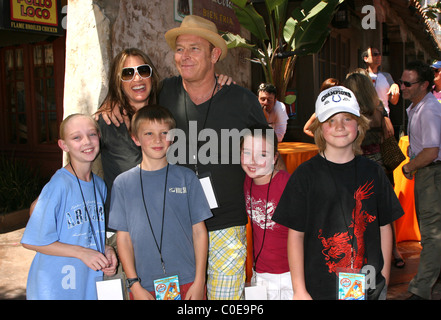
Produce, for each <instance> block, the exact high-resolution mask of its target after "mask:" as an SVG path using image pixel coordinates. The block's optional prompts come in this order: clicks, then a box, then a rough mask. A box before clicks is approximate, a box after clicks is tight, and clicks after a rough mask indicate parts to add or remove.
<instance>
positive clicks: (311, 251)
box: [273, 86, 403, 300]
mask: <svg viewBox="0 0 441 320" xmlns="http://www.w3.org/2000/svg"><path fill="white" fill-rule="evenodd" d="M316 115H317V119H316V120H315V121H314V123H313V124H312V125H311V130H312V131H313V132H314V138H315V142H316V144H317V146H318V147H319V151H320V152H319V154H318V155H317V156H315V157H314V158H312V159H310V160H309V161H307V162H305V163H303V164H302V165H301V166H299V167H298V168H297V170H296V171H295V172H294V174H293V175H292V176H291V178H290V180H289V181H288V184H287V185H286V188H285V191H284V193H283V195H282V197H281V199H280V201H279V205H278V207H277V209H276V212H275V213H274V216H273V220H274V221H276V222H277V223H279V224H282V225H285V226H287V227H288V228H290V230H289V234H288V259H289V263H290V271H291V278H292V282H293V290H294V299H321V300H324V299H338V297H340V296H339V294H341V292H346V291H345V290H347V292H348V296H350V295H349V293H350V290H348V287H345V286H347V285H348V284H349V283H350V282H349V281H348V278H344V281H343V280H342V281H339V274H340V272H343V271H344V272H349V273H350V276H349V278H351V277H352V276H354V277H358V276H359V275H360V274H362V273H367V274H366V275H365V277H366V279H367V280H368V281H367V285H368V289H369V290H366V291H365V292H364V293H363V292H362V293H358V292H355V291H353V292H352V294H353V295H352V298H369V299H378V298H380V299H385V297H386V289H387V283H388V280H389V271H390V263H391V254H392V231H391V226H390V224H391V223H392V222H393V221H394V220H396V219H398V218H399V217H400V216H402V215H403V210H402V208H401V205H400V203H399V201H398V199H397V197H396V195H395V193H394V190H393V188H392V187H391V185H390V183H389V181H388V180H387V177H386V176H385V174H384V171H383V170H382V168H381V167H380V166H378V165H377V164H376V163H375V162H373V161H371V160H369V159H367V158H364V157H362V156H359V155H360V154H361V149H360V145H361V142H362V141H363V138H364V135H365V132H366V130H367V129H368V127H369V125H368V120H367V119H366V118H365V117H364V116H363V115H360V109H359V106H358V103H357V100H356V98H355V96H354V94H353V93H352V91H350V90H349V89H347V88H344V87H340V86H337V87H332V88H330V89H327V90H324V91H322V92H321V94H320V95H319V97H318V99H317V102H316ZM366 271H367V272H366ZM340 275H341V274H340ZM374 289H376V290H374ZM367 296H368V297H367Z"/></svg>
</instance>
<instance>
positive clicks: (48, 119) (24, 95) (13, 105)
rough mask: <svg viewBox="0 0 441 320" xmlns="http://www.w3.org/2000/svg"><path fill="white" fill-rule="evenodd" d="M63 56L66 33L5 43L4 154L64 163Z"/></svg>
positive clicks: (0, 77)
mask: <svg viewBox="0 0 441 320" xmlns="http://www.w3.org/2000/svg"><path fill="white" fill-rule="evenodd" d="M64 57H65V37H59V38H57V39H55V40H54V41H53V42H38V43H32V44H22V45H18V46H13V47H3V48H0V114H1V117H0V154H1V153H3V154H9V155H14V156H15V157H17V158H24V159H38V161H39V162H41V165H42V169H43V170H45V169H49V167H51V171H53V170H52V167H53V168H55V167H56V166H57V167H58V166H59V163H60V161H61V157H60V153H61V152H60V150H59V148H58V145H57V139H58V126H59V123H60V122H61V120H62V116H63V89H64V60H65V58H64ZM55 162H56V166H55V164H54V163H55Z"/></svg>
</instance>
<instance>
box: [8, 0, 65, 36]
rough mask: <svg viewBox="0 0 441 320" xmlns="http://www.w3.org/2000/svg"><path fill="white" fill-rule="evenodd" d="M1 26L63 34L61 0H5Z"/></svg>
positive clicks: (16, 29) (11, 28) (26, 30)
mask: <svg viewBox="0 0 441 320" xmlns="http://www.w3.org/2000/svg"><path fill="white" fill-rule="evenodd" d="M3 6H4V7H3V8H2V10H1V14H2V16H1V27H2V28H3V29H9V30H14V31H21V32H32V33H40V34H49V35H63V34H64V30H63V28H61V23H60V20H61V18H60V13H61V8H60V0H9V1H3Z"/></svg>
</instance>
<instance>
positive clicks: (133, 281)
mask: <svg viewBox="0 0 441 320" xmlns="http://www.w3.org/2000/svg"><path fill="white" fill-rule="evenodd" d="M135 282H141V279H139V278H129V279H127V280H126V283H127V288H129V289H130V288H131V287H132V286H133V284H134V283H135Z"/></svg>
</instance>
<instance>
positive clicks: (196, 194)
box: [109, 165, 212, 291]
mask: <svg viewBox="0 0 441 320" xmlns="http://www.w3.org/2000/svg"><path fill="white" fill-rule="evenodd" d="M140 170H141V169H140V167H139V166H136V167H134V168H132V169H130V170H128V171H126V172H124V173H122V174H120V175H119V176H118V177H117V178H116V179H115V182H114V184H113V188H112V196H111V204H110V214H109V227H110V228H112V229H115V230H119V231H126V232H129V233H130V238H131V240H132V244H133V250H134V254H135V267H136V272H137V275H138V277H139V278H141V285H142V286H143V288H145V289H146V290H148V291H153V281H154V280H156V279H160V278H164V277H165V275H164V272H163V269H162V265H161V259H160V255H159V250H158V247H157V246H156V244H155V239H156V242H157V244H158V246H161V229H162V216H163V204H164V187H165V178H166V172H167V166H165V167H164V168H162V169H160V170H156V171H146V170H141V173H142V188H141V181H140ZM142 190H143V191H144V199H145V204H146V207H147V212H148V215H149V218H150V222H151V226H152V228H153V234H154V236H153V234H152V231H151V228H150V224H149V221H148V218H147V213H146V210H145V208H144V203H143V198H142V193H141V191H142ZM211 216H212V214H211V211H210V207H209V205H208V202H207V199H206V197H205V194H204V192H203V190H202V186H201V184H200V182H199V179H198V178H197V177H196V175H195V174H194V172H193V171H191V170H190V169H188V168H185V167H181V166H177V165H169V169H168V175H167V187H166V199H165V215H164V226H163V235H162V239H163V240H162V249H161V253H162V257H163V260H164V264H165V269H166V273H167V276H172V275H178V277H179V284H180V285H183V284H186V283H190V282H192V281H194V277H195V273H196V266H195V255H194V247H193V234H192V232H193V230H192V226H193V225H194V224H197V223H199V222H202V221H204V220H205V219H207V218H210V217H211Z"/></svg>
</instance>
